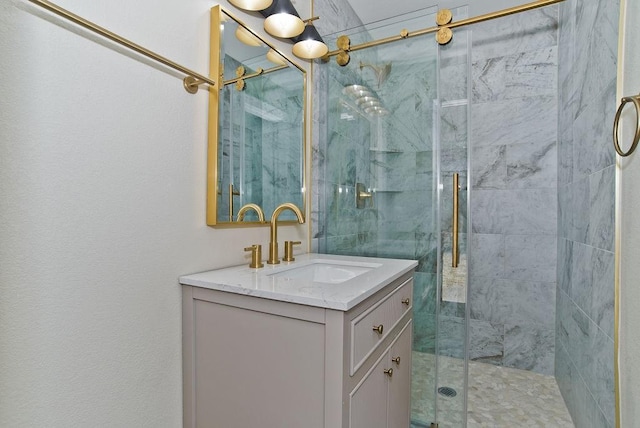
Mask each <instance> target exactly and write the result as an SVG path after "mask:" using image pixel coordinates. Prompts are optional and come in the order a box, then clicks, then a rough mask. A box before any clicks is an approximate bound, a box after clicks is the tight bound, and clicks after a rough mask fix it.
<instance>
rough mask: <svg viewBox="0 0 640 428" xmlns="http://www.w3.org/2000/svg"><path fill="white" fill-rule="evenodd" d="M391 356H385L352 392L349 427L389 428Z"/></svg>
mask: <svg viewBox="0 0 640 428" xmlns="http://www.w3.org/2000/svg"><path fill="white" fill-rule="evenodd" d="M388 368H389V356H388V354H385V355H384V356H383V357H382V359H381V360H380V361H378V364H376V365H375V366H374V367H373V369H372V370H371V371H370V372H369V373H367V375H366V376H365V377H364V379H363V380H362V382H361V383H360V384H359V385H358V386H357V387H356V388H355V389H354V390H353V391H352V392H351V398H350V410H349V420H350V422H349V427H350V428H386V427H387V375H386V374H385V373H384V370H386V369H388Z"/></svg>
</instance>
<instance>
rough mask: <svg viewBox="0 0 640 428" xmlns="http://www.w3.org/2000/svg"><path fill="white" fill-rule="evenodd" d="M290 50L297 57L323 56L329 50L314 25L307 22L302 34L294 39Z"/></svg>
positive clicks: (311, 57)
mask: <svg viewBox="0 0 640 428" xmlns="http://www.w3.org/2000/svg"><path fill="white" fill-rule="evenodd" d="M292 50H293V54H294V55H295V56H297V57H298V58H304V59H316V58H321V57H323V56H325V55H326V54H327V52H329V47H328V46H327V45H326V44H325V43H324V41H323V40H322V37H320V33H318V30H316V27H314V26H313V24H311V23H308V24H307V25H306V27H305V29H304V31H303V32H302V34H300V35H299V36H298V37H297V38H296V39H295V45H293V49H292Z"/></svg>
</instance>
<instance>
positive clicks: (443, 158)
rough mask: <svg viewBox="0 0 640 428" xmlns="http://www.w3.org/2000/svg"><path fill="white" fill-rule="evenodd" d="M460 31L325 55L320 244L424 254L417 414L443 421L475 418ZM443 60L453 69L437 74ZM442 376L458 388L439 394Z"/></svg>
mask: <svg viewBox="0 0 640 428" xmlns="http://www.w3.org/2000/svg"><path fill="white" fill-rule="evenodd" d="M436 12H437V8H435V7H434V8H429V9H424V10H421V11H417V12H414V13H411V14H408V15H402V16H398V17H394V18H389V19H387V20H384V21H381V22H378V23H374V24H372V25H367V26H366V28H365V27H359V28H356V29H352V30H347V31H344V32H341V33H339V34H335V35H330V36H327V37H326V40H327V43H328V44H329V46H335V41H336V39H337V38H338V37H339V36H341V35H343V34H346V35H348V36H349V37H350V39H351V44H352V45H356V44H359V43H363V42H367V41H371V40H377V39H380V38H383V37H388V36H392V35H396V34H399V33H400V31H401V30H403V29H407V30H408V31H409V32H411V31H413V30H417V29H422V28H426V27H430V26H433V25H434V22H435V14H436ZM454 12H456V11H454ZM456 13H457V14H458V15H456V16H458V17H460V16H462V15H461V12H459V11H457V12H456ZM455 37H456V39H455V43H453V44H451V45H450V46H448V47H446V48H445V49H443V50H442V52H440V49H439V47H438V44H437V43H436V41H435V40H434V36H433V34H431V35H425V36H421V37H416V38H411V39H406V40H401V41H398V42H395V43H391V44H387V45H379V46H377V47H372V48H369V49H365V50H361V51H356V52H352V53H351V60H350V62H349V64H348V65H347V66H345V67H341V66H339V65H337V64H336V63H335V61H331V62H330V63H329V64H327V65H326V67H327V68H328V71H327V85H326V88H327V93H326V94H324V96H325V97H326V103H327V104H326V106H327V114H328V117H327V139H326V147H325V149H324V150H323V151H324V154H325V159H324V163H323V168H324V171H323V174H322V175H323V176H324V185H325V186H326V188H325V190H324V192H323V193H324V198H325V200H324V201H322V202H321V205H322V206H323V207H324V209H323V214H321V217H320V219H319V221H320V222H321V223H322V225H323V226H324V236H323V238H322V239H321V240H320V241H319V243H318V247H319V251H320V252H324V253H330V254H347V255H361V256H373V257H389V258H402V259H414V260H418V262H419V265H418V268H417V271H416V274H415V282H414V299H413V302H414V305H413V308H414V313H413V323H414V326H413V332H414V337H413V349H414V353H413V370H412V371H413V374H412V415H411V419H412V427H416V428H420V427H429V426H430V424H431V423H434V422H437V421H439V420H441V419H442V420H443V421H445V420H446V422H445V424H444V425H443V424H441V425H440V427H442V426H451V427H463V426H465V423H466V416H465V397H466V394H465V379H466V372H465V367H466V365H465V364H464V362H465V360H464V359H465V355H466V352H465V350H466V322H465V316H466V312H467V311H466V304H465V302H466V276H467V268H466V259H467V256H466V230H467V226H466V223H467V220H466V218H467V215H466V213H467V208H466V201H467V196H466V189H467V184H466V180H467V173H466V171H467V153H466V147H467V144H466V142H467V141H466V138H467V132H466V126H467V112H468V109H467V98H468V97H467V82H468V53H467V42H466V33H465V32H464V31H460V32H459V33H458V34H456V36H455ZM440 62H442V65H444V66H445V67H446V69H447V70H450V72H452V73H454V74H453V75H451V76H449V75H446V76H445V75H444V73H443V76H442V77H440V76H439V71H438V70H439V69H440V68H441V67H439V63H440ZM439 81H440V82H441V83H439ZM440 88H442V89H440ZM439 89H440V90H439ZM441 90H445V95H446V98H443V99H442V100H441V99H440V97H441V96H440V95H439V92H440V91H441ZM441 115H442V119H441ZM441 123H442V125H441ZM441 134H442V135H441ZM454 173H457V174H458V177H459V183H460V189H459V191H458V201H459V204H458V207H459V210H458V213H459V216H458V225H459V227H458V235H457V236H458V247H457V248H458V250H459V253H458V254H459V255H458V260H459V263H458V267H457V268H453V267H451V264H452V239H453V233H452V232H453V231H452V225H453V222H454V221H453V217H452V215H453V184H452V180H453V175H454ZM447 266H448V267H447ZM443 276H444V277H443ZM441 290H444V293H441ZM440 387H447V388H449V389H446V390H444V392H448V391H455V394H456V395H455V396H454V397H451V396H445V395H442V394H438V392H437V391H438V388H440ZM449 395H451V394H449ZM441 413H442V415H441ZM441 416H442V417H441ZM445 416H446V417H445Z"/></svg>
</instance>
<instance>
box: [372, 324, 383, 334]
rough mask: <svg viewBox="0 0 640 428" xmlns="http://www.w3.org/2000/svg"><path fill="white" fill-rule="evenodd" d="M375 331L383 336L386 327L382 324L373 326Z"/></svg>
mask: <svg viewBox="0 0 640 428" xmlns="http://www.w3.org/2000/svg"><path fill="white" fill-rule="evenodd" d="M373 331H375V332H376V333H378V334H382V332H383V331H384V326H383V325H382V324H380V325H374V326H373Z"/></svg>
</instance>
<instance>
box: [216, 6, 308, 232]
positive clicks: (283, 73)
mask: <svg viewBox="0 0 640 428" xmlns="http://www.w3.org/2000/svg"><path fill="white" fill-rule="evenodd" d="M214 9H219V12H218V13H219V15H218V16H219V19H220V22H219V25H218V28H220V38H219V40H220V46H219V51H218V52H217V53H215V52H214V49H216V48H215V47H214V45H215V43H214V37H212V52H211V56H212V59H211V65H212V70H213V66H214V61H215V62H217V63H218V64H220V65H222V66H223V67H224V69H223V70H220V71H221V74H222V79H220V80H221V81H222V82H223V83H224V85H223V84H220V87H219V88H218V91H211V94H212V96H211V99H210V112H213V113H215V112H217V114H216V115H215V116H216V117H215V118H214V115H213V114H212V115H211V116H210V119H209V120H210V125H209V183H208V185H209V190H208V197H209V200H208V203H207V223H208V224H209V225H220V224H224V225H231V224H233V225H245V224H247V223H254V224H259V223H264V222H265V221H266V222H268V221H269V220H270V218H271V213H272V212H273V210H274V209H275V208H276V207H277V206H278V205H280V204H282V203H284V202H292V203H294V204H295V205H296V206H298V207H299V208H300V209H301V210H302V211H303V212H304V209H305V206H304V203H305V195H304V137H305V129H304V117H305V90H306V85H305V79H306V77H305V73H304V71H303V70H302V69H300V68H298V67H297V66H296V65H294V64H293V63H291V62H290V61H288V60H287V58H285V57H284V56H282V55H281V54H280V53H278V52H277V51H276V50H274V49H273V48H272V47H271V46H270V45H268V44H267V43H265V42H264V41H263V40H261V39H260V38H259V37H258V36H257V35H256V34H255V33H253V32H252V31H251V30H250V29H248V28H247V27H245V26H243V25H242V24H241V23H240V22H239V21H237V20H236V19H235V18H233V17H232V16H231V15H229V14H228V13H227V12H225V11H223V10H222V9H220V8H219V7H215V8H214ZM215 17H216V13H215V10H212V27H211V28H216V26H214V25H215V24H216V23H215V22H214V20H215ZM217 55H219V57H218V59H217V60H216V59H215V57H216V56H217ZM212 168H214V170H212ZM248 204H252V205H257V206H258V207H260V208H261V209H262V211H263V212H264V214H265V219H264V220H262V221H261V219H260V218H259V216H258V211H257V210H255V209H251V210H244V211H243V212H242V215H241V216H240V217H239V216H238V213H239V210H240V209H241V208H242V207H244V206H247V205H248ZM283 217H284V218H283V219H284V220H295V219H294V217H293V214H291V213H286V216H285V215H284V214H283Z"/></svg>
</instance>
